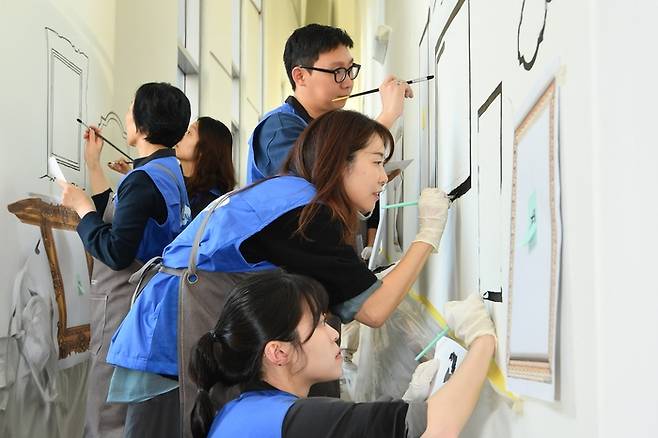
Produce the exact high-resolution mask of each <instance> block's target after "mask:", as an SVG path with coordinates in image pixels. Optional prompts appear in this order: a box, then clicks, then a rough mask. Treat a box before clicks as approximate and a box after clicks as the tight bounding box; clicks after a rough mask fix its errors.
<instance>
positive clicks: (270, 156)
mask: <svg viewBox="0 0 658 438" xmlns="http://www.w3.org/2000/svg"><path fill="white" fill-rule="evenodd" d="M286 103H287V104H289V105H291V106H292V107H293V109H294V110H295V114H297V115H298V116H299V117H301V118H302V119H303V120H304V121H305V122H306V123H304V122H302V120H300V119H299V118H297V117H295V116H294V115H292V114H288V113H276V114H272V115H271V116H270V117H268V118H267V120H265V121H264V122H263V124H262V126H261V128H260V131H259V132H258V135H257V136H256V138H255V139H254V141H253V153H254V161H255V163H256V167H258V170H260V171H261V173H262V174H263V175H265V176H266V177H267V176H272V175H276V174H278V173H279V171H280V170H281V166H283V162H284V161H285V160H286V158H287V157H288V153H289V152H290V149H292V145H293V144H294V143H295V141H297V138H298V137H299V135H300V134H301V133H302V131H303V130H304V129H305V128H306V126H307V125H308V124H309V123H310V122H311V121H312V120H313V118H312V117H311V116H310V115H309V114H308V112H307V111H306V110H305V109H304V107H303V106H302V104H301V103H299V101H298V100H297V99H295V97H294V96H288V98H287V99H286Z"/></svg>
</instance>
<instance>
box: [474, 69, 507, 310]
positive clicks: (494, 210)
mask: <svg viewBox="0 0 658 438" xmlns="http://www.w3.org/2000/svg"><path fill="white" fill-rule="evenodd" d="M496 112H497V114H496ZM477 130H478V142H477V147H478V154H477V157H478V163H477V186H478V230H477V233H478V239H477V241H478V242H479V244H478V265H479V269H478V272H479V275H478V284H479V291H480V295H481V296H483V297H484V298H485V299H488V300H489V301H495V302H502V301H503V263H502V210H501V206H500V203H501V195H502V193H501V192H502V187H503V83H502V82H500V83H499V84H498V86H497V87H496V88H495V89H494V90H493V92H492V93H491V94H490V95H489V97H488V98H487V100H486V101H485V102H484V103H483V104H482V106H480V108H479V109H478V120H477Z"/></svg>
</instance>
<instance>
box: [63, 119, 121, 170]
mask: <svg viewBox="0 0 658 438" xmlns="http://www.w3.org/2000/svg"><path fill="white" fill-rule="evenodd" d="M75 121H76V122H78V123H79V124H81V125H82V126H84V127H85V128H87V129H91V128H90V127H89V125H87V124H86V123H85V122H83V121H82V120H80V119H75ZM94 132H96V135H97V136H99V137H100V138H101V139H102V140H103V141H105V142H107V144H109V145H110V146H112V147H113V148H114V149H116V150H117V152H119V153H120V154H121V155H123V156H124V157H126V158H128V162H129V163H132V162H133V159H132V158H131V157H130V155H128V154H127V153H125V152H124V151H122V150H121V149H119V148H118V147H116V146H115V145H114V143H112V142H111V141H110V140H108V139H107V138H105V137H103V136H102V135H101V134H100V132H98V131H96V130H95V129H94Z"/></svg>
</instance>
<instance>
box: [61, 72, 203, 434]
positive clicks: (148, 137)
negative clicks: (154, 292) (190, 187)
mask: <svg viewBox="0 0 658 438" xmlns="http://www.w3.org/2000/svg"><path fill="white" fill-rule="evenodd" d="M189 121H190V102H189V101H188V99H187V97H185V94H183V92H182V91H181V90H179V89H178V88H176V87H174V86H172V85H169V84H166V83H153V82H152V83H147V84H144V85H142V86H140V87H139V88H138V89H137V92H136V93H135V98H134V100H133V102H132V103H131V105H130V108H129V109H128V112H127V113H126V120H125V122H126V131H127V142H128V144H129V145H130V146H133V147H135V148H136V150H137V158H136V159H135V161H134V169H133V170H132V171H130V172H129V173H128V174H127V175H126V176H124V177H123V178H122V179H121V181H120V182H119V184H118V186H117V191H116V194H114V193H113V192H112V190H111V189H110V185H109V182H108V180H107V178H106V177H105V175H104V174H103V169H102V167H101V165H100V154H101V149H102V148H103V140H102V139H101V138H100V137H99V136H98V135H97V133H99V132H100V131H99V130H98V129H97V128H95V127H92V128H89V129H87V131H86V132H85V140H86V145H85V161H86V165H87V169H88V171H89V179H90V182H91V193H92V199H89V198H88V197H87V195H86V194H85V193H84V192H83V191H82V190H81V189H80V188H78V187H75V186H73V185H71V184H66V183H61V185H62V187H63V189H64V193H63V196H62V197H63V199H62V204H64V205H65V206H67V207H70V208H72V209H74V210H75V211H76V212H77V213H78V215H79V216H80V224H79V225H78V228H77V231H78V234H79V235H80V238H81V239H82V243H83V245H84V247H85V249H86V250H87V251H88V252H89V253H90V254H91V255H92V256H93V257H94V259H95V260H94V269H93V274H92V281H91V292H90V294H89V301H90V305H91V321H90V324H91V342H90V346H89V349H90V351H91V355H92V365H91V370H90V374H89V392H88V401H87V413H86V423H85V436H87V437H97V436H104V437H105V436H122V435H123V430H124V423H126V406H125V405H120V404H108V403H106V400H107V397H108V387H109V384H110V378H111V376H112V372H113V367H111V366H109V365H108V364H107V363H106V355H107V350H108V347H109V345H110V339H111V337H112V334H113V333H114V331H115V330H116V328H117V327H118V325H119V323H120V322H121V320H122V319H123V318H124V316H125V315H126V314H127V313H128V309H129V308H130V300H131V296H132V293H133V287H131V286H130V284H129V283H128V279H129V277H130V276H131V275H132V274H133V273H134V272H135V271H137V270H139V269H140V267H141V266H142V265H143V264H144V262H146V261H148V260H150V259H151V258H153V257H156V256H159V255H161V254H162V250H163V249H164V247H165V246H167V245H168V244H169V243H170V242H171V241H172V240H173V239H174V238H175V237H176V236H177V235H178V233H180V231H181V230H182V229H183V227H184V226H185V225H186V224H187V223H188V222H189V221H190V208H189V202H188V199H187V193H186V191H185V184H184V181H183V174H182V173H181V169H180V165H179V164H178V161H177V160H176V157H175V153H174V150H173V147H174V146H175V145H176V143H178V141H179V140H180V139H181V138H182V137H183V134H184V133H185V130H186V129H187V125H188V123H189ZM174 401H176V400H174ZM175 407H177V405H175Z"/></svg>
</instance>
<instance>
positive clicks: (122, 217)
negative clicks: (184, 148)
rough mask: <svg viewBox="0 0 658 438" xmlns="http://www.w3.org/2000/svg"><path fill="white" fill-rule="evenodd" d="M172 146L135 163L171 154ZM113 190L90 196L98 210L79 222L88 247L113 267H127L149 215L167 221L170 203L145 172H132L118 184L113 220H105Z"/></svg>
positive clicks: (159, 221)
mask: <svg viewBox="0 0 658 438" xmlns="http://www.w3.org/2000/svg"><path fill="white" fill-rule="evenodd" d="M175 155H176V153H175V152H174V150H173V149H160V150H158V151H156V152H154V153H152V154H151V155H149V156H148V157H144V158H138V159H136V160H135V161H134V162H133V166H134V168H135V169H137V168H139V167H140V166H143V165H144V164H146V163H148V162H149V161H151V160H154V159H156V158H164V157H172V156H175ZM111 192H112V190H111V189H107V190H106V191H104V192H103V193H99V194H97V195H94V196H92V197H91V199H92V201H93V202H94V205H95V206H96V211H95V212H89V213H87V214H86V215H85V216H84V217H83V218H82V219H81V220H80V223H79V224H78V228H77V231H78V234H79V235H80V238H81V239H82V243H83V245H84V247H85V249H86V250H87V251H88V252H89V253H90V254H91V255H92V256H94V257H95V258H96V259H98V260H100V261H101V262H103V263H104V264H106V265H107V266H108V267H110V268H111V269H114V270H116V271H119V270H121V269H125V268H127V267H128V266H130V264H131V263H132V262H133V260H135V257H136V255H137V251H138V249H139V245H140V243H141V241H142V236H143V235H144V229H145V228H146V224H147V222H148V220H149V218H153V219H154V220H155V221H156V222H157V223H158V224H164V223H165V222H166V220H167V204H166V203H165V200H164V197H163V196H162V194H161V193H160V190H158V188H157V187H156V185H155V183H154V182H153V180H151V178H150V177H149V176H148V175H147V174H146V173H145V172H133V173H131V174H130V175H128V176H126V178H125V179H124V180H123V182H122V183H121V184H120V186H119V187H118V192H117V197H118V200H119V202H118V203H117V207H116V210H115V212H114V218H113V219H112V222H111V223H109V222H104V221H103V213H104V212H105V208H106V207H107V203H108V202H110V194H111Z"/></svg>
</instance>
